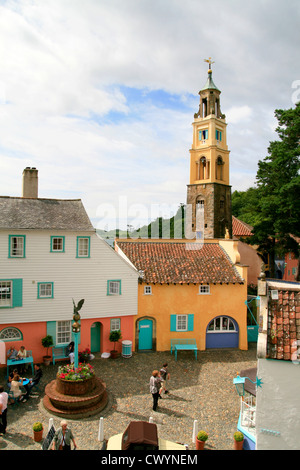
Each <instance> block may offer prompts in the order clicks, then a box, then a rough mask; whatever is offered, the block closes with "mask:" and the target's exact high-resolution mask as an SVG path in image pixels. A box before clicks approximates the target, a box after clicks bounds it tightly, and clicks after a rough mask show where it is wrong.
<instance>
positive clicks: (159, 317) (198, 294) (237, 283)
mask: <svg viewBox="0 0 300 470" xmlns="http://www.w3.org/2000/svg"><path fill="white" fill-rule="evenodd" d="M116 250H117V251H118V252H119V254H121V255H122V256H124V257H125V258H127V260H128V261H129V262H130V263H131V264H132V265H134V266H135V268H136V269H137V270H138V271H139V273H140V279H139V286H138V315H137V317H136V319H135V340H134V345H133V346H134V349H135V350H136V351H143V350H155V351H165V350H170V345H171V339H177V338H189V339H195V340H196V344H197V349H199V350H205V349H207V348H228V347H233V348H239V349H247V348H248V343H247V311H246V310H247V309H246V305H245V300H246V299H247V267H245V266H243V265H241V264H240V262H239V261H240V259H239V253H238V251H237V241H233V240H209V241H205V242H204V243H198V242H190V241H189V242H188V241H185V240H169V241H165V240H164V241H162V240H140V241H132V240H126V241H122V240H118V241H116Z"/></svg>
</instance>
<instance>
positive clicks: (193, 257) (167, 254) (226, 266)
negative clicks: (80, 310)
mask: <svg viewBox="0 0 300 470" xmlns="http://www.w3.org/2000/svg"><path fill="white" fill-rule="evenodd" d="M117 245H118V247H119V248H120V249H121V250H122V251H123V253H124V254H125V255H126V256H127V258H128V259H129V260H130V261H131V263H132V264H133V265H134V266H135V267H136V268H137V269H138V270H139V271H143V272H144V277H143V282H146V283H160V284H166V283H174V284H187V283H195V284H206V283H215V284H220V283H233V284H235V283H239V284H243V283H244V280H243V279H242V278H241V277H240V276H239V274H238V273H237V271H236V269H235V268H234V266H233V264H232V262H231V261H230V259H229V258H228V257H227V254H226V252H225V251H224V250H223V249H222V248H221V247H220V246H219V245H218V244H216V243H204V244H203V245H201V247H200V246H199V245H198V247H199V248H198V247H197V244H196V243H181V242H180V243H172V242H157V243H156V242H123V241H117ZM189 248H190V249H189Z"/></svg>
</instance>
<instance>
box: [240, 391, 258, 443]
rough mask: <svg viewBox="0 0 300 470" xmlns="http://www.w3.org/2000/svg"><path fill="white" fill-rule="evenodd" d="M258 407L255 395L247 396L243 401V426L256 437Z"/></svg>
mask: <svg viewBox="0 0 300 470" xmlns="http://www.w3.org/2000/svg"><path fill="white" fill-rule="evenodd" d="M255 418H256V405H255V397H254V396H253V395H249V396H245V397H244V400H241V425H242V427H243V428H245V429H246V430H247V431H248V432H249V433H250V434H252V435H253V436H254V437H255V435H256V432H255Z"/></svg>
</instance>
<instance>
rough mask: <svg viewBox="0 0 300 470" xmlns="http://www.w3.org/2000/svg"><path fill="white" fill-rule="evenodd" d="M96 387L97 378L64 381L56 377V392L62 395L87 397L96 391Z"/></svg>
mask: <svg viewBox="0 0 300 470" xmlns="http://www.w3.org/2000/svg"><path fill="white" fill-rule="evenodd" d="M95 386H96V377H95V376H93V377H90V378H89V379H85V380H64V379H61V378H59V377H58V376H57V377H56V390H57V391H58V392H59V393H61V394H62V395H75V396H81V395H85V394H86V393H89V392H91V391H92V390H94V388H95Z"/></svg>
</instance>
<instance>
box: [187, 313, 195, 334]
mask: <svg viewBox="0 0 300 470" xmlns="http://www.w3.org/2000/svg"><path fill="white" fill-rule="evenodd" d="M188 331H194V315H193V314H191V315H188Z"/></svg>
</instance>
